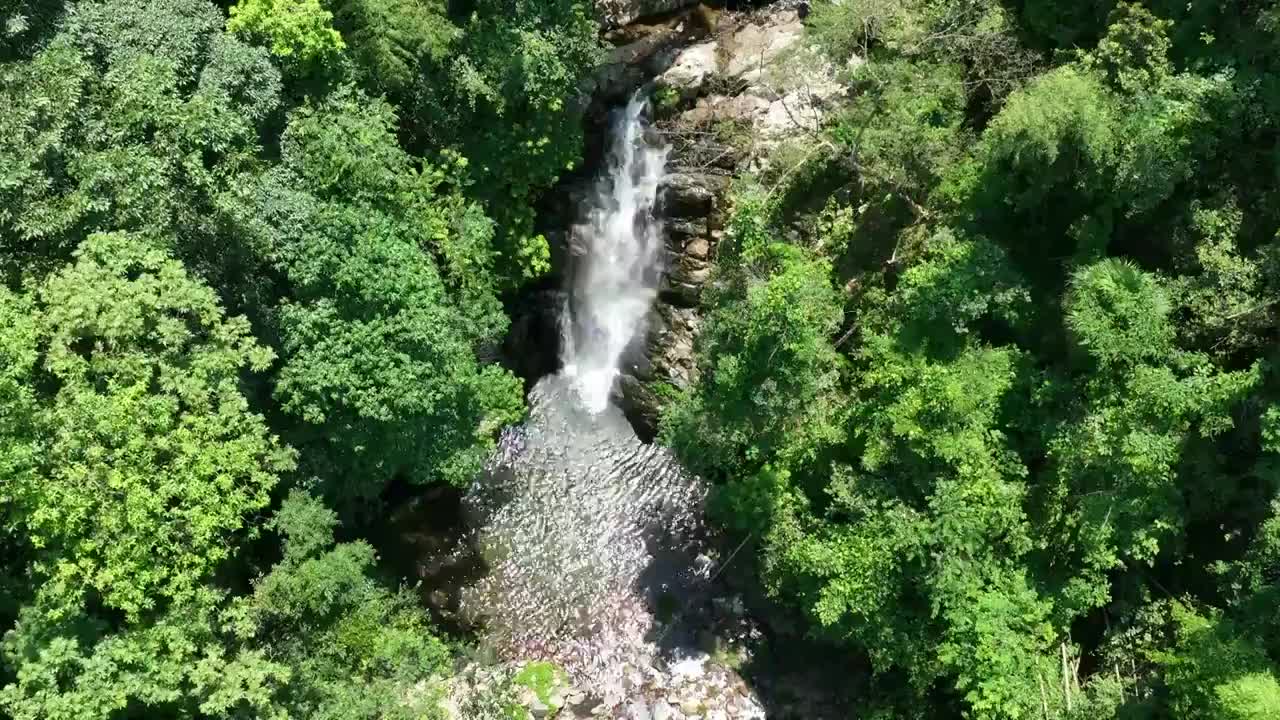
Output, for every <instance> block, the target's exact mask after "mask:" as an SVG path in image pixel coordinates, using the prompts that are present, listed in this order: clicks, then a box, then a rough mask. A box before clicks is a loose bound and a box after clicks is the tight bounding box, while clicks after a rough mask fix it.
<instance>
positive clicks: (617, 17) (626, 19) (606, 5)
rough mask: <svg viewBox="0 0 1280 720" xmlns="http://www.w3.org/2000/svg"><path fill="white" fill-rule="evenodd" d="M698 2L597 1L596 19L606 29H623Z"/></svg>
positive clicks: (688, 0)
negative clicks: (642, 19) (628, 25)
mask: <svg viewBox="0 0 1280 720" xmlns="http://www.w3.org/2000/svg"><path fill="white" fill-rule="evenodd" d="M696 4H697V0H596V2H595V9H596V18H597V19H599V20H600V24H601V25H602V26H603V27H604V28H605V29H612V28H618V27H622V26H623V25H627V24H630V23H632V22H634V21H636V20H638V19H640V18H643V17H649V16H651V15H659V14H661V13H666V12H671V11H672V10H679V9H680V8H683V7H688V6H689V5H696Z"/></svg>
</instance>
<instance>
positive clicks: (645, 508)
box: [460, 98, 707, 700]
mask: <svg viewBox="0 0 1280 720" xmlns="http://www.w3.org/2000/svg"><path fill="white" fill-rule="evenodd" d="M612 133H613V135H612V145H611V149H610V152H609V155H608V163H607V172H606V173H605V174H603V175H602V177H601V178H600V179H599V180H598V181H597V183H596V186H595V191H594V193H593V194H592V196H591V198H590V205H591V209H590V211H589V212H588V213H587V214H586V220H585V222H584V223H583V224H581V225H580V226H578V227H577V228H575V230H574V237H575V245H576V247H575V254H576V257H575V258H574V260H573V267H572V269H571V277H572V282H571V287H570V293H569V295H570V300H569V301H568V302H567V306H566V307H565V308H564V312H563V314H562V317H561V332H562V334H563V338H562V340H563V358H562V359H563V362H564V371H563V372H562V373H560V374H558V375H551V376H547V377H544V378H542V379H541V380H540V381H539V382H538V383H537V385H536V386H535V387H534V389H533V390H532V392H530V394H529V418H528V420H527V421H526V422H525V423H524V424H523V425H522V426H520V427H513V428H508V429H507V430H505V431H504V432H503V435H502V438H501V440H500V441H499V447H498V451H497V452H496V453H495V455H494V456H493V457H492V458H490V460H489V463H488V465H487V466H486V470H485V472H484V473H482V474H481V475H480V477H478V478H477V479H476V481H475V483H474V484H473V485H472V487H471V488H470V490H469V491H468V493H467V497H466V498H465V501H464V502H465V506H466V508H467V512H468V515H469V516H470V517H471V522H472V525H473V527H474V528H475V532H474V535H473V536H472V537H471V538H469V544H470V547H471V551H472V552H475V553H478V555H479V556H480V557H481V558H483V561H484V564H485V566H486V567H487V570H488V572H487V574H485V576H484V577H483V578H481V579H479V580H478V581H476V582H474V583H473V584H471V585H470V586H468V587H466V588H464V589H463V592H462V597H461V608H460V611H461V613H462V614H463V615H464V616H466V617H467V618H468V619H469V620H471V621H474V622H478V623H480V624H482V625H483V626H484V627H485V635H484V637H485V639H486V641H487V642H488V643H489V644H490V645H491V646H492V647H494V648H495V649H496V650H497V652H498V653H499V654H501V655H503V656H505V657H508V658H512V659H537V658H541V659H547V660H552V661H554V662H556V663H557V664H559V665H560V666H561V667H563V668H565V669H566V670H568V671H569V673H570V674H571V675H572V676H573V677H574V678H575V679H576V680H577V681H579V682H583V683H585V684H586V686H587V687H592V688H596V689H597V690H598V692H599V693H600V695H601V696H602V697H606V698H613V699H614V700H617V699H618V698H621V697H624V696H625V694H626V693H627V692H628V691H629V690H628V688H634V683H631V682H630V680H627V682H625V683H624V678H633V677H634V675H635V673H636V672H639V670H638V668H645V667H649V664H650V661H652V659H653V658H655V657H657V656H658V654H659V653H660V649H659V647H658V646H657V644H656V642H655V638H656V637H667V638H668V640H669V639H670V638H671V635H670V627H672V626H668V627H667V628H659V627H658V625H660V624H661V622H662V621H660V620H659V618H658V617H657V616H656V615H655V612H654V608H655V607H656V606H657V605H659V604H662V603H664V602H674V603H676V604H679V603H680V602H682V601H683V598H685V597H688V596H689V593H690V592H694V589H695V588H700V587H701V586H702V585H703V584H704V581H705V580H706V576H705V574H704V572H703V571H704V570H705V567H706V565H705V563H704V564H701V565H700V564H699V563H698V562H696V561H695V560H696V557H697V555H698V551H699V548H700V547H702V542H703V540H704V533H705V531H704V528H703V525H702V514H703V503H704V501H705V498H706V495H707V488H706V486H705V485H704V484H703V483H702V482H701V481H700V480H699V479H698V478H696V477H691V476H690V475H689V474H688V473H686V472H685V471H684V469H683V468H682V467H681V466H680V464H679V463H678V462H677V461H676V460H675V458H674V457H673V456H672V455H671V454H670V453H669V452H668V451H667V450H665V449H664V448H661V447H658V446H656V445H648V444H645V443H643V442H641V441H640V439H639V438H638V437H636V434H635V432H634V431H633V430H632V429H631V426H630V424H629V423H628V422H627V420H626V418H625V417H623V414H622V411H621V410H619V409H618V407H617V406H615V405H612V404H611V403H610V402H609V399H610V393H611V390H612V385H613V383H614V380H615V378H616V376H617V375H618V372H619V365H620V363H621V362H622V360H623V358H624V354H625V352H626V350H627V348H628V345H629V344H630V343H632V342H633V341H635V340H636V339H637V338H638V337H641V334H642V332H643V330H644V323H645V317H646V314H647V313H648V311H649V308H650V305H651V304H652V302H653V300H654V297H655V295H656V293H657V280H658V278H657V275H658V272H659V271H660V258H661V255H660V253H661V252H662V247H663V245H662V229H661V226H660V222H659V220H658V218H657V217H656V216H655V204H656V199H657V196H658V188H659V184H660V182H661V180H662V177H663V166H664V163H665V161H666V155H667V149H666V148H665V147H662V146H661V145H660V144H659V143H657V142H654V141H653V140H652V138H650V137H648V136H649V135H651V134H652V133H650V132H649V129H648V126H647V123H646V119H645V102H644V101H643V100H642V99H640V98H635V99H632V100H631V101H630V102H629V103H628V104H627V105H626V107H625V108H622V109H620V110H618V111H615V113H614V116H613V122H612ZM628 669H630V670H628ZM628 683H629V684H628Z"/></svg>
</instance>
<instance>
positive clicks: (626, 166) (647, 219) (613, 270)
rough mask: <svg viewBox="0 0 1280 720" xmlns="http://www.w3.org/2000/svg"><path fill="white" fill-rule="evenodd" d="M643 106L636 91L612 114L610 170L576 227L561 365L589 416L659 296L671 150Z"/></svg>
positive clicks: (603, 401) (602, 401) (600, 404)
mask: <svg viewBox="0 0 1280 720" xmlns="http://www.w3.org/2000/svg"><path fill="white" fill-rule="evenodd" d="M646 106H647V103H646V101H645V100H644V98H643V96H642V95H640V94H639V93H637V95H636V96H635V97H633V98H632V99H631V101H630V102H629V103H627V105H626V107H624V108H622V109H620V110H615V111H614V113H613V117H612V122H611V129H610V134H611V137H612V145H611V147H610V149H609V155H608V163H607V170H608V171H607V173H605V174H603V175H601V177H600V178H599V179H598V180H597V182H596V186H595V192H594V196H593V197H592V202H591V208H590V211H589V212H588V214H587V218H586V222H585V223H583V224H581V225H579V226H577V227H575V228H574V229H573V242H572V244H571V245H572V247H574V248H575V250H576V252H577V254H578V256H577V257H576V258H575V262H574V263H573V267H572V273H571V287H570V292H569V293H568V300H567V301H566V306H565V308H564V309H563V311H562V313H561V347H562V357H561V361H562V363H563V365H564V374H565V376H566V377H568V378H570V379H571V380H572V384H573V387H574V388H575V390H576V391H577V394H578V396H579V398H580V401H581V402H582V404H583V405H584V406H585V407H586V408H587V409H589V410H591V411H592V412H600V411H602V410H604V408H605V407H606V406H607V405H608V403H609V396H610V393H611V391H612V388H613V383H614V380H615V378H616V377H617V375H618V371H619V363H620V362H621V360H622V357H623V353H624V352H626V350H627V347H628V346H629V345H630V344H631V342H632V341H633V340H634V339H636V338H637V337H639V336H640V334H641V333H642V332H643V330H644V323H645V317H646V315H647V314H648V312H649V308H650V306H651V305H652V304H653V300H654V298H655V297H656V296H657V284H658V283H657V280H658V274H659V272H660V270H661V260H662V254H661V253H662V247H663V244H662V226H661V222H660V220H659V218H658V217H657V215H656V214H655V212H654V209H655V205H656V202H657V197H658V186H659V184H660V183H661V181H662V177H663V173H664V168H665V166H666V161H667V152H668V150H669V148H667V147H666V146H665V145H663V144H661V143H659V142H655V141H653V140H652V138H651V137H650V135H651V133H649V132H647V130H648V129H649V128H648V124H647V121H646V118H645V109H646Z"/></svg>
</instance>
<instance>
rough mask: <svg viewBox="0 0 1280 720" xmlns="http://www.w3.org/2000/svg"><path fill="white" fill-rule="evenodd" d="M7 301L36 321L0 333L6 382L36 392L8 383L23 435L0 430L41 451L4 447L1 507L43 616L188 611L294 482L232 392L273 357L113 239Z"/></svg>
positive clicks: (270, 440) (273, 444) (284, 453)
mask: <svg viewBox="0 0 1280 720" xmlns="http://www.w3.org/2000/svg"><path fill="white" fill-rule="evenodd" d="M4 299H5V304H6V306H7V309H6V314H16V313H24V310H25V313H24V314H26V313H29V314H30V315H31V317H33V318H34V322H32V323H30V324H27V325H26V326H25V327H24V325H23V324H18V325H16V326H9V327H6V329H5V332H6V336H7V337H6V343H5V344H6V346H8V347H12V348H17V350H18V353H19V354H17V356H16V358H15V359H16V360H19V361H20V362H22V363H24V365H25V367H24V365H18V366H17V372H18V373H19V375H18V377H17V379H18V380H19V381H20V382H21V381H24V379H23V378H22V374H26V375H27V376H28V377H27V378H26V379H25V382H26V383H29V384H30V387H31V388H35V389H36V390H31V389H28V390H24V389H23V388H22V387H16V388H15V386H14V381H13V379H10V380H9V383H10V389H9V392H8V393H7V395H9V396H11V397H8V398H6V400H7V402H6V405H7V406H8V407H9V408H10V410H9V411H8V412H14V411H16V413H17V414H18V420H19V423H17V424H16V426H15V427H12V428H10V427H6V428H5V429H6V430H7V431H10V432H12V430H19V431H20V430H21V429H22V427H23V425H24V424H26V423H27V422H29V423H30V424H31V426H32V427H33V428H34V429H35V430H36V439H34V445H33V446H31V449H30V450H23V449H22V448H23V445H22V444H16V445H14V446H13V447H16V448H18V449H17V450H16V460H17V462H15V461H14V460H9V461H8V462H6V466H7V467H6V470H7V472H8V473H11V474H12V476H11V477H10V478H7V480H8V481H7V482H6V494H7V495H8V496H9V498H8V501H9V502H10V503H12V505H13V506H14V507H15V508H16V514H15V515H14V516H11V517H13V518H14V519H13V520H11V522H16V523H17V527H20V528H21V529H22V531H23V532H25V533H26V534H27V535H28V537H29V538H30V542H31V544H32V545H33V546H34V547H35V548H36V550H37V553H36V557H35V558H34V560H33V564H32V571H33V573H34V574H35V576H36V577H39V578H41V579H42V581H43V584H42V586H41V588H40V595H41V597H42V602H47V603H49V605H50V606H51V607H52V608H53V610H51V612H55V613H60V612H63V610H60V609H58V608H67V609H71V608H75V607H78V606H79V605H80V604H81V603H82V602H84V601H86V600H87V593H93V594H94V596H95V597H97V598H99V599H100V602H101V603H102V604H103V605H105V606H106V607H109V608H114V609H117V610H120V611H123V612H124V613H125V614H126V615H127V616H128V617H130V618H136V617H139V616H140V615H141V614H143V613H145V612H148V611H151V610H153V609H157V608H162V607H163V606H164V604H165V603H166V602H169V601H172V600H178V599H182V598H184V597H186V596H188V595H189V594H190V593H192V592H194V591H195V589H196V588H197V587H198V585H199V584H200V583H201V582H202V581H203V579H204V578H205V577H207V576H208V575H209V574H210V573H212V572H213V571H214V570H215V569H217V567H218V565H219V564H220V563H222V562H223V561H225V560H227V559H228V558H229V557H231V555H232V552H233V550H234V545H233V544H231V543H230V541H231V540H232V539H233V538H234V537H236V536H238V535H241V534H242V533H243V532H244V529H245V523H246V518H247V517H248V516H250V515H251V514H253V513H255V512H257V511H259V510H261V509H263V508H264V507H266V505H267V503H268V500H269V493H270V491H271V489H272V488H273V487H274V486H275V484H276V483H277V481H278V475H279V473H281V472H285V471H288V470H290V469H292V467H293V454H292V452H291V451H290V450H289V449H287V448H285V447H282V446H281V445H280V444H279V442H278V441H277V440H276V439H275V438H274V437H273V436H272V435H271V434H270V433H269V432H268V430H267V428H266V426H265V424H264V422H263V419H262V418H261V416H259V415H256V414H254V413H252V412H250V411H249V408H248V403H247V402H246V400H245V397H244V395H243V393H242V392H241V388H240V374H241V372H242V371H244V370H247V369H253V370H257V371H261V370H264V369H266V367H267V365H268V364H269V363H270V361H271V359H272V353H271V351H270V350H268V349H266V348H263V347H261V346H258V345H257V344H256V343H255V342H254V341H253V339H252V337H251V336H250V334H249V326H248V322H247V321H245V320H244V318H226V317H225V316H224V314H223V311H222V308H221V307H220V305H219V304H218V301H217V298H216V297H215V296H214V294H213V292H212V291H211V290H210V289H209V288H207V287H205V286H203V285H201V284H200V283H198V282H196V281H194V280H192V279H191V278H190V277H189V276H188V275H187V274H186V272H185V271H184V270H183V269H182V267H181V265H179V264H178V263H176V262H175V261H173V260H172V259H170V258H169V257H167V256H166V254H165V253H164V251H163V250H159V249H156V248H154V247H152V246H151V245H149V244H148V243H146V242H145V241H143V240H141V239H139V238H138V237H136V236H131V235H127V234H123V233H120V234H109V235H101V234H100V235H93V236H91V237H90V239H89V240H88V241H86V243H85V244H84V245H83V246H82V247H81V249H80V250H79V251H78V252H77V256H76V261H75V263H74V264H73V265H71V266H68V267H67V268H65V269H64V270H62V271H61V272H59V273H56V274H55V275H53V276H51V277H50V278H49V279H48V280H46V281H45V282H44V283H43V284H42V285H41V286H40V287H39V289H38V290H37V291H36V292H35V294H34V295H33V296H32V297H31V298H30V299H23V298H21V297H20V296H14V295H12V294H10V293H7V292H6V293H5V296H4ZM11 372H12V371H11ZM10 377H11V378H12V377H13V376H12V375H11V376H10ZM24 408H26V409H25V410H24ZM27 413H33V415H32V416H31V417H30V420H27V419H26V417H27V415H26V414H27ZM6 425H8V424H6ZM20 439H21V438H20V436H19V438H14V439H13V440H20ZM6 454H9V453H8V452H7V453H6Z"/></svg>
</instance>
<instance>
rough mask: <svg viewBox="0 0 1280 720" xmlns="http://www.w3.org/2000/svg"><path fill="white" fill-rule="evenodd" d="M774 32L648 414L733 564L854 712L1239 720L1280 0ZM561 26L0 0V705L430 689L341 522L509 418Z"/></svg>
mask: <svg viewBox="0 0 1280 720" xmlns="http://www.w3.org/2000/svg"><path fill="white" fill-rule="evenodd" d="M807 23H808V25H809V33H810V40H812V41H813V42H814V43H815V45H816V46H817V48H818V50H819V52H821V53H823V54H825V55H826V56H827V57H828V59H829V60H831V61H832V62H833V63H834V64H835V65H836V66H838V67H840V68H844V69H843V70H842V72H843V73H844V78H843V79H844V80H845V81H846V82H847V84H848V88H849V90H850V92H849V93H848V94H847V98H846V99H845V100H842V101H841V102H840V105H839V107H836V108H834V109H833V110H832V112H831V113H830V114H829V116H828V122H827V124H826V125H825V127H823V128H822V129H821V130H820V131H818V132H815V133H811V134H809V135H806V136H805V137H803V138H801V139H800V140H798V141H796V142H795V147H781V148H777V149H776V151H775V153H774V155H775V158H774V159H773V160H772V161H771V162H769V163H768V164H767V165H766V166H765V169H764V170H762V171H760V172H759V173H758V174H756V175H754V176H752V177H748V178H743V179H742V180H741V181H740V182H738V183H737V184H736V185H735V189H734V198H733V200H734V203H733V212H732V217H731V219H730V224H729V228H728V233H727V235H726V240H725V241H724V242H723V244H722V246H721V247H720V249H719V258H718V264H717V267H716V270H715V273H716V274H715V278H714V282H713V283H712V286H711V289H710V290H709V291H708V293H707V295H706V296H705V297H704V305H705V307H704V310H705V313H706V315H707V323H706V326H705V331H704V333H703V336H702V337H701V339H700V345H699V364H700V370H701V372H700V379H699V381H698V383H697V384H696V385H695V386H694V387H693V388H690V389H689V390H688V391H687V392H684V393H683V394H681V395H679V396H678V397H677V398H676V399H675V401H674V402H673V404H672V405H671V407H670V408H669V409H668V412H667V413H666V415H665V417H664V420H663V428H662V439H663V440H664V441H665V442H666V443H668V444H670V445H671V446H672V447H674V448H675V449H676V450H677V451H678V452H679V453H680V454H681V455H682V456H683V457H684V458H685V459H686V462H688V463H689V464H690V465H691V466H692V467H694V468H695V469H696V470H697V471H699V472H700V473H702V474H703V475H705V476H706V477H708V478H709V479H711V480H713V481H715V482H716V483H717V487H718V492H717V494H716V496H715V502H714V507H713V514H714V517H715V518H716V520H717V521H719V522H720V523H721V524H722V526H723V527H724V528H725V529H726V531H727V532H728V533H729V534H730V535H731V536H734V537H735V539H737V538H741V539H746V540H747V541H749V543H750V547H752V548H753V549H754V559H755V563H754V570H755V572H756V577H757V578H758V581H759V583H760V585H761V586H762V587H763V588H764V589H765V590H766V591H767V593H768V594H769V595H771V596H772V597H773V598H774V599H775V600H776V601H777V602H778V603H780V604H781V605H783V606H786V607H789V608H791V609H793V610H794V611H796V612H798V613H800V614H801V615H802V616H803V617H804V618H805V620H806V622H807V629H808V631H809V632H810V633H811V634H813V635H814V636H816V637H818V638H820V639H822V640H823V641H824V642H827V643H829V644H830V645H832V646H835V647H837V648H838V649H839V651H840V652H841V653H844V654H845V655H846V657H847V659H848V663H849V667H850V668H860V667H864V666H869V667H871V668H872V670H873V673H872V675H871V677H870V678H869V680H868V681H867V683H866V686H865V690H866V692H865V698H864V701H865V706H864V710H863V715H864V716H867V717H882V718H900V717H901V718H906V717H919V718H935V717H972V718H978V719H983V720H1005V719H1008V720H1013V719H1015V718H1028V719H1034V718H1038V719H1040V720H1051V719H1062V720H1068V719H1072V718H1079V719H1081V720H1084V719H1090V720H1092V719H1094V718H1117V719H1121V718H1150V719H1152V720H1162V719H1166V718H1167V719H1173V718H1177V719H1179V720H1184V719H1185V720H1199V719H1204V720H1210V719H1212V720H1264V719H1267V718H1277V717H1280V614H1277V610H1276V608H1277V606H1278V605H1280V455H1278V454H1277V453H1280V375H1278V374H1277V368H1276V363H1277V361H1280V356H1278V355H1277V349H1278V348H1280V344H1278V343H1277V341H1278V340H1280V325H1278V322H1280V239H1278V236H1277V231H1280V197H1278V196H1277V194H1278V192H1280V122H1278V121H1277V120H1278V118H1280V3H1277V2H1275V0H1233V1H1231V2H1208V1H1202V0H1192V2H1185V1H1184V0H1178V1H1177V2H1175V1H1174V0H1150V1H1149V2H1145V3H1142V4H1136V3H1117V2H1112V1H1110V0H1090V1H1089V2H1060V1H1058V0H1007V1H1005V2H999V1H998V0H819V1H817V2H815V3H814V5H813V8H812V12H811V14H810V15H809V16H808V19H807ZM596 34H597V27H596V25H595V22H594V21H593V20H592V18H591V15H590V11H589V8H588V7H587V6H586V5H585V4H584V3H583V2H581V1H579V0H459V1H458V2H448V3H446V2H444V1H443V0H238V2H235V3H232V2H231V1H230V0H223V1H221V2H214V1H213V0H65V1H59V0H0V633H2V634H3V639H2V640H0V717H6V718H13V719H14V720H78V719H81V718H83V719H86V720H88V719H98V718H247V717H254V718H320V719H326V718H331V719H333V720H339V719H342V720H346V719H348V718H406V719H407V718H422V717H433V716H434V715H435V713H436V712H437V708H436V705H437V702H436V701H437V693H438V691H439V687H438V685H437V684H436V683H434V682H433V681H434V680H435V679H438V678H440V677H442V676H444V675H447V673H448V672H449V657H450V649H449V647H448V645H447V643H446V642H445V641H444V640H442V639H440V637H439V634H438V633H437V632H436V631H434V630H433V629H432V628H431V626H430V623H429V622H428V620H427V617H426V615H425V614H424V611H423V610H422V609H421V607H420V606H419V605H418V603H417V601H416V598H415V597H414V595H413V594H412V593H411V592H409V591H407V590H405V589H402V588H397V587H396V586H395V584H394V583H392V582H388V581H387V578H386V577H384V575H383V573H381V572H380V571H379V568H378V563H377V558H376V557H375V553H374V551H373V549H372V547H371V546H370V544H369V543H368V542H367V541H366V540H364V539H361V536H362V528H363V527H365V525H364V523H365V522H366V521H367V519H369V518H371V517H377V516H378V514H379V513H380V512H381V511H382V507H381V503H382V502H383V499H384V498H385V497H386V493H387V490H388V488H389V487H390V486H392V485H393V484H407V485H416V486H424V485H430V484H462V483H465V482H467V480H468V479H469V478H470V477H471V476H472V475H473V474H474V473H475V471H476V470H477V468H478V467H479V466H480V463H481V462H482V460H483V458H484V457H485V456H486V454H487V453H488V452H489V451H490V450H491V448H492V444H493V438H494V437H495V432H496V430H497V428H499V427H501V426H502V425H504V424H506V423H509V422H513V421H516V420H518V419H519V418H520V417H521V415H522V413H523V400H522V397H521V385H520V383H519V381H518V380H517V379H516V378H514V377H512V376H511V375H510V374H509V373H508V372H506V371H505V370H502V369H500V368H499V366H498V365H496V364H494V363H493V358H494V355H495V348H496V347H497V345H498V343H499V341H500V339H501V338H502V336H503V334H504V333H505V331H506V326H507V318H506V316H505V315H504V312H503V305H502V300H501V298H502V297H503V296H504V294H506V293H510V292H512V291H513V290H515V289H517V288H519V287H520V286H521V285H522V283H525V282H526V281H527V280H529V279H530V278H534V277H537V276H538V275H540V274H541V273H543V272H545V271H546V270H547V268H548V263H549V260H550V254H549V249H548V246H547V241H546V240H545V238H543V237H541V236H539V235H538V234H537V233H536V232H535V231H534V211H533V205H534V203H535V201H536V200H537V198H538V196H539V195H540V194H541V193H542V192H544V191H545V190H547V189H548V188H549V187H551V186H552V184H553V183H554V182H555V180H556V179H557V178H558V177H559V176H560V175H561V174H563V173H564V172H566V171H568V170H571V169H572V168H573V167H574V165H575V163H576V162H577V159H578V155H579V153H580V152H581V145H582V142H581V140H582V138H581V136H580V130H579V129H578V128H580V127H581V122H580V121H579V120H580V119H579V117H578V114H579V113H580V112H581V108H580V103H579V102H578V99H577V97H576V94H577V88H578V87H579V85H580V83H581V81H582V79H583V78H584V76H585V75H586V74H587V73H589V72H590V70H591V69H592V67H593V65H594V64H595V63H596V61H597V56H598V47H597V40H596ZM853 55H857V56H858V57H860V58H863V59H864V60H865V62H861V63H852V64H851V63H849V62H848V61H849V58H850V57H851V56H853ZM850 672H854V671H853V670H851V671H850Z"/></svg>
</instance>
